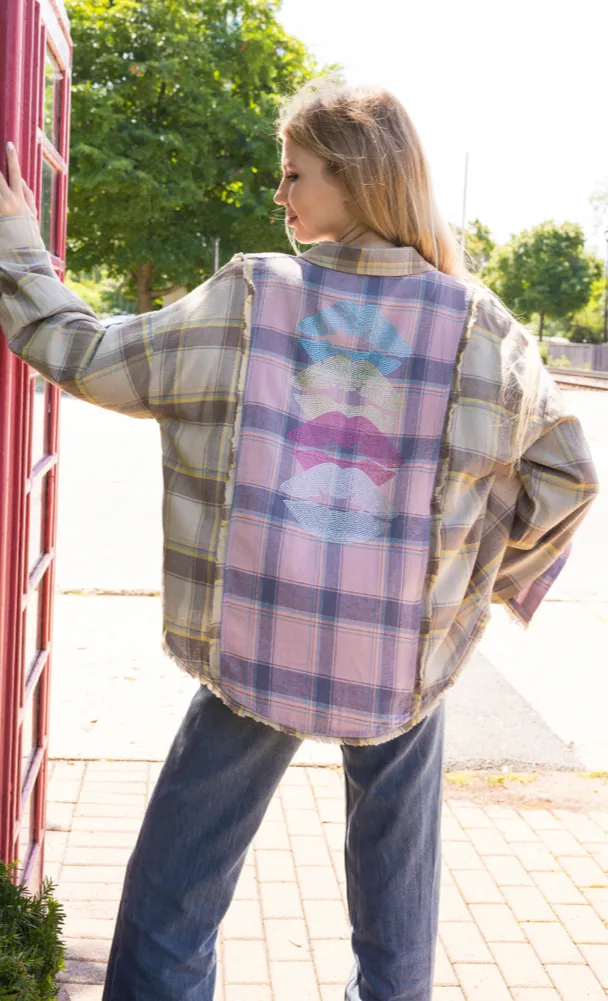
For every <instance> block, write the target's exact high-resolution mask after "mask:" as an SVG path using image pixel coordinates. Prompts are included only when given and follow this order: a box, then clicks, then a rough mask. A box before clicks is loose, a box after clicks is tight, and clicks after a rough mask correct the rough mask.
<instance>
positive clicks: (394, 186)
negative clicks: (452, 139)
mask: <svg viewBox="0 0 608 1001" xmlns="http://www.w3.org/2000/svg"><path fill="white" fill-rule="evenodd" d="M278 134H279V137H280V139H285V138H286V137H287V138H289V139H290V140H291V141H292V142H294V143H296V144H297V145H298V146H302V147H303V148H304V149H306V150H309V151H310V152H311V153H314V154H316V155H317V156H319V157H320V158H321V159H322V160H324V161H325V163H326V166H327V169H328V170H329V171H330V172H331V173H332V174H334V175H336V176H337V177H339V179H340V182H341V184H342V186H343V189H344V191H345V193H346V196H347V200H348V206H349V208H350V210H351V213H352V215H353V218H354V219H355V220H356V221H357V222H359V223H360V224H361V225H363V226H364V227H365V228H366V229H368V230H372V231H373V232H375V233H378V234H379V235H380V236H382V237H383V238H384V239H385V240H388V241H389V243H392V244H394V245H395V246H396V247H414V249H415V250H417V251H418V253H419V254H420V255H421V256H422V257H423V258H424V259H425V260H426V261H428V263H429V264H432V265H433V267H435V268H437V270H438V271H441V272H443V274H446V275H452V276H453V277H454V278H459V279H461V280H464V281H466V282H467V283H469V284H471V285H475V286H477V287H478V288H479V287H481V288H486V289H487V286H485V285H484V284H483V282H482V281H480V279H479V278H477V277H476V276H475V275H473V274H471V272H470V271H469V270H468V268H467V265H466V262H465V259H464V255H463V254H462V252H461V249H460V247H459V246H458V243H457V241H456V237H455V235H454V233H453V232H452V230H451V229H450V227H449V226H448V225H447V223H446V222H445V221H444V219H443V218H442V216H441V213H440V212H439V209H438V207H437V203H436V201H435V197H434V194H433V190H432V183H431V177H430V171H429V167H428V164H427V160H426V157H425V154H424V150H423V148H422V144H421V142H420V138H419V136H418V133H417V131H416V129H415V128H414V125H413V123H412V120H411V118H410V116H409V115H408V113H407V111H406V110H405V108H404V107H403V105H402V104H401V102H400V101H398V100H397V98H396V97H395V96H394V95H393V94H391V93H390V92H389V91H388V90H385V89H384V88H381V87H344V86H342V85H341V84H339V83H337V82H336V81H335V80H332V79H331V78H327V77H326V78H321V79H320V80H315V81H312V82H311V83H308V84H306V85H305V86H304V87H302V88H301V89H300V90H299V91H298V92H297V93H296V94H295V95H294V96H293V97H291V98H290V99H288V100H287V101H286V102H285V104H284V105H283V107H282V108H281V111H280V114H279V119H278ZM288 235H289V237H290V240H292V245H293V247H294V249H295V250H296V251H297V250H298V249H299V248H298V245H297V243H295V242H294V241H293V237H292V235H291V232H290V231H289V230H288ZM487 292H488V294H489V295H491V296H493V297H494V298H498V297H497V296H496V295H495V293H493V292H491V291H490V290H489V289H487ZM502 305H503V307H504V308H505V310H507V312H509V313H510V311H509V310H508V309H507V307H506V306H504V303H502ZM510 315H511V317H512V319H513V320H515V317H513V314H510ZM521 333H522V335H523V336H524V339H525V340H526V341H527V343H526V344H525V346H524V350H523V352H522V353H521V354H519V355H518V356H517V357H516V358H513V357H511V358H509V357H507V356H506V355H505V354H504V353H503V381H504V385H505V390H507V387H510V388H511V392H512V391H513V390H515V395H516V396H518V397H519V407H517V415H516V417H515V418H514V420H513V425H514V426H513V431H514V435H513V452H514V466H515V465H517V463H518V460H519V455H520V454H521V450H523V447H524V439H525V437H526V433H527V431H528V430H529V421H530V418H531V417H532V414H533V412H534V410H535V406H536V400H537V394H538V382H539V374H540V370H539V367H538V365H537V364H535V358H534V351H535V345H534V343H533V341H532V338H531V337H530V336H529V335H528V334H527V331H525V330H524V329H523V328H521ZM536 353H538V352H536ZM506 395H510V393H509V392H507V393H506Z"/></svg>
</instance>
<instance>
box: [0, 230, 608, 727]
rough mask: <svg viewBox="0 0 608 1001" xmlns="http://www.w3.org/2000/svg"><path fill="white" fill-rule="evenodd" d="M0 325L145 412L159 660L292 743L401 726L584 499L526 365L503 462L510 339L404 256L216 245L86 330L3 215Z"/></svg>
mask: <svg viewBox="0 0 608 1001" xmlns="http://www.w3.org/2000/svg"><path fill="white" fill-rule="evenodd" d="M0 322H1V324H2V327H3V329H4V333H5V335H6V337H7V339H8V342H9V345H10V347H11V349H12V351H14V352H15V353H16V354H17V355H18V356H19V357H20V358H22V359H23V360H24V361H25V362H27V363H28V365H31V366H32V367H33V368H35V369H37V370H38V371H39V372H41V373H42V374H43V375H44V376H45V377H46V378H47V379H49V380H51V381H52V382H53V383H55V384H56V385H58V386H60V387H61V388H62V389H64V390H66V391H67V392H69V393H71V394H73V395H75V396H77V397H80V398H81V399H83V400H88V401H89V402H91V403H95V404H97V405H99V406H102V407H107V408H109V409H112V410H116V411H119V412H120V413H123V414H128V415H130V416H132V417H139V418H154V419H155V420H157V421H158V423H159V425H160V429H161V440H162V455H163V471H164V505H163V521H164V525H163V527H164V577H163V581H164V583H163V607H164V630H163V635H164V640H163V642H164V647H165V649H166V651H167V652H168V653H169V654H170V655H171V657H173V658H174V659H175V660H176V661H177V663H178V664H179V665H181V667H182V668H183V669H185V670H186V671H188V672H189V673H190V674H192V675H194V676H196V677H197V678H200V680H201V681H202V682H203V683H204V684H206V685H208V686H209V687H210V688H211V690H212V691H213V692H215V693H216V694H217V695H218V696H219V697H220V698H221V699H223V701H224V702H225V703H226V704H227V705H228V706H230V707H231V708H232V709H233V710H234V711H236V712H238V713H241V714H244V715H247V716H250V717H252V718H254V719H256V720H259V721H261V722H263V723H266V724H269V725H271V726H274V727H277V728H278V729H281V730H283V731H285V732H288V733H292V734H296V735H297V736H299V737H313V738H318V739H321V740H333V741H338V742H343V743H352V744H366V743H380V742H382V741H385V740H388V739H390V738H392V737H395V736H396V735H397V734H399V733H402V732H404V731H406V730H408V729H410V728H411V727H412V726H413V725H415V724H416V723H417V722H418V721H419V720H420V719H422V718H423V717H424V716H425V715H426V714H428V713H429V712H430V711H431V710H432V709H433V708H434V707H435V705H436V704H437V702H438V700H439V699H440V698H441V696H442V695H443V694H444V693H445V691H446V690H447V689H448V687H449V686H450V685H451V684H452V683H453V682H454V680H455V678H456V677H457V676H458V674H459V672H460V670H461V668H462V666H463V664H464V663H465V661H466V659H467V656H468V655H469V654H470V652H471V650H472V649H473V646H474V645H475V643H476V642H477V640H478V639H479V638H480V636H481V633H482V630H483V628H484V626H485V625H486V623H487V621H488V618H489V611H490V604H491V602H492V601H500V602H503V603H504V604H506V605H507V606H508V607H509V608H510V610H511V612H512V613H513V614H514V615H515V616H516V617H517V618H518V619H519V620H520V621H522V622H523V623H527V622H529V621H530V619H531V617H532V615H533V614H534V611H535V610H536V608H537V607H538V604H539V602H540V601H541V599H542V597H543V596H544V594H545V593H546V591H547V589H548V587H549V586H550V585H551V583H552V582H553V580H554V579H555V577H556V576H557V574H558V572H559V571H560V569H561V567H562V566H563V563H564V560H565V558H566V556H567V552H568V548H569V544H570V540H571V538H572V535H573V533H574V531H575V529H576V527H577V525H578V524H579V522H580V521H581V519H582V518H583V516H584V515H585V513H586V511H587V509H588V507H589V504H590V503H591V501H592V500H593V498H594V496H595V494H596V491H597V481H596V475H595V471H594V468H593V464H592V461H591V457H590V453H589V449H588V447H587V444H586V442H585V440H584V437H583V434H582V432H581V428H580V425H579V423H578V421H577V420H576V419H575V418H574V417H573V416H569V415H568V414H567V413H566V412H565V408H564V402H563V398H562V396H561V395H560V393H559V391H558V390H557V388H556V386H555V384H554V383H553V381H552V380H551V379H550V377H549V376H548V375H547V373H546V372H545V371H544V369H543V370H542V372H541V374H540V377H539V379H540V381H539V389H538V393H537V398H536V401H535V409H534V413H533V415H532V419H531V420H529V421H528V423H527V428H526V440H525V443H524V446H523V447H522V449H521V454H516V451H515V444H514V443H515V441H516V435H515V430H514V429H515V425H516V423H517V413H518V406H519V403H518V401H520V400H521V392H520V390H521V364H520V365H519V366H518V364H517V363H518V360H519V362H520V363H521V358H522V355H523V352H524V348H525V344H526V340H525V336H524V334H523V332H522V330H521V328H520V327H519V326H518V324H517V323H516V322H514V320H513V318H512V317H511V316H510V314H509V313H508V311H507V310H506V309H505V308H504V307H503V306H502V305H501V304H500V303H499V302H498V301H497V300H496V298H495V297H494V296H492V294H491V293H490V292H488V291H487V290H485V289H483V288H476V287H475V286H474V285H473V284H472V283H468V282H466V281H463V280H460V279H457V278H453V277H451V276H448V275H445V274H443V273H441V272H439V271H437V270H436V269H435V268H434V267H432V266H431V265H430V264H428V263H427V261H425V260H424V259H423V258H422V257H421V256H420V255H419V254H418V253H417V252H416V251H415V250H414V249H413V248H411V247H403V248H396V249H361V248H356V247H350V246H346V245H341V244H334V243H323V244H320V245H318V246H316V247H315V248H313V249H312V250H309V251H307V252H306V253H304V254H302V255H301V256H295V257H292V256H289V255H283V254H260V255H237V256H236V257H235V258H234V259H233V260H232V261H231V262H230V263H229V264H228V265H226V267H224V268H222V269H221V270H220V271H219V272H218V273H217V274H216V275H215V276H214V277H213V278H211V279H210V280H209V281H207V282H205V283H204V284H203V285H201V286H200V287H199V288H197V289H195V290H194V291H193V292H191V293H190V294H189V295H188V296H186V297H185V298H183V299H181V300H180V301H178V302H177V303H174V304H173V305H171V306H168V307H166V308H165V309H162V310H160V311H159V312H154V313H149V314H145V315H141V316H136V317H133V319H130V320H127V321H126V322H121V323H119V324H117V325H114V326H111V327H109V328H108V329H105V330H104V328H103V326H102V324H101V322H100V321H99V319H98V318H97V317H96V316H95V314H94V313H93V312H92V311H91V310H90V309H89V307H88V306H86V305H85V304H84V303H83V302H82V301H81V300H80V299H79V298H78V297H77V296H75V295H74V294H73V293H72V292H70V291H69V290H68V289H67V288H65V286H63V285H62V284H61V283H60V282H59V281H58V280H57V277H56V275H55V273H54V271H53V268H52V265H51V262H50V259H49V257H48V255H47V253H46V251H45V249H44V246H43V244H42V241H41V239H40V236H39V233H38V229H37V226H36V224H35V223H34V222H33V221H31V220H29V219H27V218H26V217H21V216H13V217H5V218H2V219H0ZM537 355H538V353H537V352H533V357H531V360H530V361H528V362H526V363H525V364H532V365H535V364H537V365H538V367H539V369H540V368H542V366H541V365H540V360H539V358H538V356H537ZM507 372H510V373H511V374H510V375H509V376H508V377H507V375H506V373H507ZM518 373H519V374H518ZM515 469H517V471H516V472H515Z"/></svg>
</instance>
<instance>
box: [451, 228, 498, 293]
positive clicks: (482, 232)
mask: <svg viewBox="0 0 608 1001" xmlns="http://www.w3.org/2000/svg"><path fill="white" fill-rule="evenodd" d="M452 230H453V231H454V235H455V236H456V239H457V240H458V242H459V243H461V241H462V226H452ZM464 246H465V260H466V263H467V267H468V268H469V271H471V273H472V274H474V275H477V277H478V278H481V279H483V277H484V274H485V269H486V267H487V264H488V261H489V260H490V257H491V256H492V253H493V251H494V248H495V247H496V244H495V242H494V240H493V239H492V234H491V232H490V228H489V226H484V225H483V223H482V222H481V221H480V220H479V219H474V220H473V222H470V223H468V225H467V227H466V230H465V244H464Z"/></svg>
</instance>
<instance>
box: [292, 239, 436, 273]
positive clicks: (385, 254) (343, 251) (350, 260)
mask: <svg viewBox="0 0 608 1001" xmlns="http://www.w3.org/2000/svg"><path fill="white" fill-rule="evenodd" d="M301 256H302V257H303V259H304V260H305V261H309V263H310V264H318V265H319V266H320V267H322V268H331V269H332V270H333V271H345V272H346V273H347V274H351V275H378V276H379V277H381V278H398V277H400V276H401V275H421V274H423V272H425V271H436V270H437V269H436V268H434V267H433V265H432V264H429V262H428V261H425V259H424V257H422V256H421V255H420V254H419V253H418V251H417V250H414V248H413V247H352V246H350V245H348V244H345V243H330V242H329V241H328V242H327V243H318V244H317V246H316V247H313V248H312V250H307V251H306V252H305V253H304V254H302V255H301Z"/></svg>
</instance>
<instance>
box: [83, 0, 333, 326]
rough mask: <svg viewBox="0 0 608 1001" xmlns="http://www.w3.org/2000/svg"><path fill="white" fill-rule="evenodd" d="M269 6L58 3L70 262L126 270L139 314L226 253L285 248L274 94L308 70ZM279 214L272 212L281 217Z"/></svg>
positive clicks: (114, 0) (251, 0)
mask: <svg viewBox="0 0 608 1001" xmlns="http://www.w3.org/2000/svg"><path fill="white" fill-rule="evenodd" d="M278 8H279V0H188V3H183V2H182V0H179V2H178V0H143V2H142V0H67V9H68V13H69V16H70V20H71V26H72V37H73V40H74V67H73V90H72V147H71V164H70V169H71V182H70V211H69V223H68V237H69V239H68V247H69V266H70V268H71V270H72V271H73V272H91V271H92V270H93V268H95V267H99V266H105V267H106V268H107V269H108V273H109V275H110V277H123V276H124V275H128V276H130V280H131V282H132V287H133V288H134V289H136V290H137V298H138V308H139V310H140V311H142V310H144V309H148V308H150V307H151V303H152V301H153V299H154V297H155V296H156V295H158V294H159V293H160V292H161V291H167V290H168V289H169V288H170V287H172V286H175V285H182V284H185V285H187V286H189V287H193V286H194V285H196V284H198V283H199V282H200V281H201V280H202V278H204V277H205V276H206V275H208V274H209V273H210V271H211V268H212V259H213V251H212V246H213V240H214V239H215V238H219V240H220V246H221V256H222V260H226V259H228V258H229V257H230V256H231V255H232V254H233V253H234V252H236V251H238V250H243V251H252V250H256V251H262V250H286V249H288V244H287V242H286V238H285V235H284V231H283V227H282V225H281V223H280V222H279V221H278V219H277V212H276V208H275V206H274V205H273V202H272V195H273V193H274V190H275V186H276V179H277V172H278V153H277V146H276V144H275V142H274V139H273V122H274V118H275V114H276V108H277V105H278V102H279V100H280V97H281V96H283V95H285V94H288V93H290V92H292V91H293V90H294V89H295V88H296V87H297V86H299V85H300V84H301V83H303V82H304V81H305V80H306V79H309V78H310V77H311V76H313V75H315V73H316V72H317V69H316V66H315V64H314V62H313V60H312V58H311V56H310V55H309V54H308V53H307V51H306V49H305V48H304V46H303V45H302V44H301V43H300V42H299V41H297V40H296V39H294V38H292V37H291V36H289V35H287V34H286V33H285V31H284V30H283V28H282V27H281V25H280V24H279V22H278V21H277V18H276V14H277V11H278ZM278 215H280V213H279V214H278Z"/></svg>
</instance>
